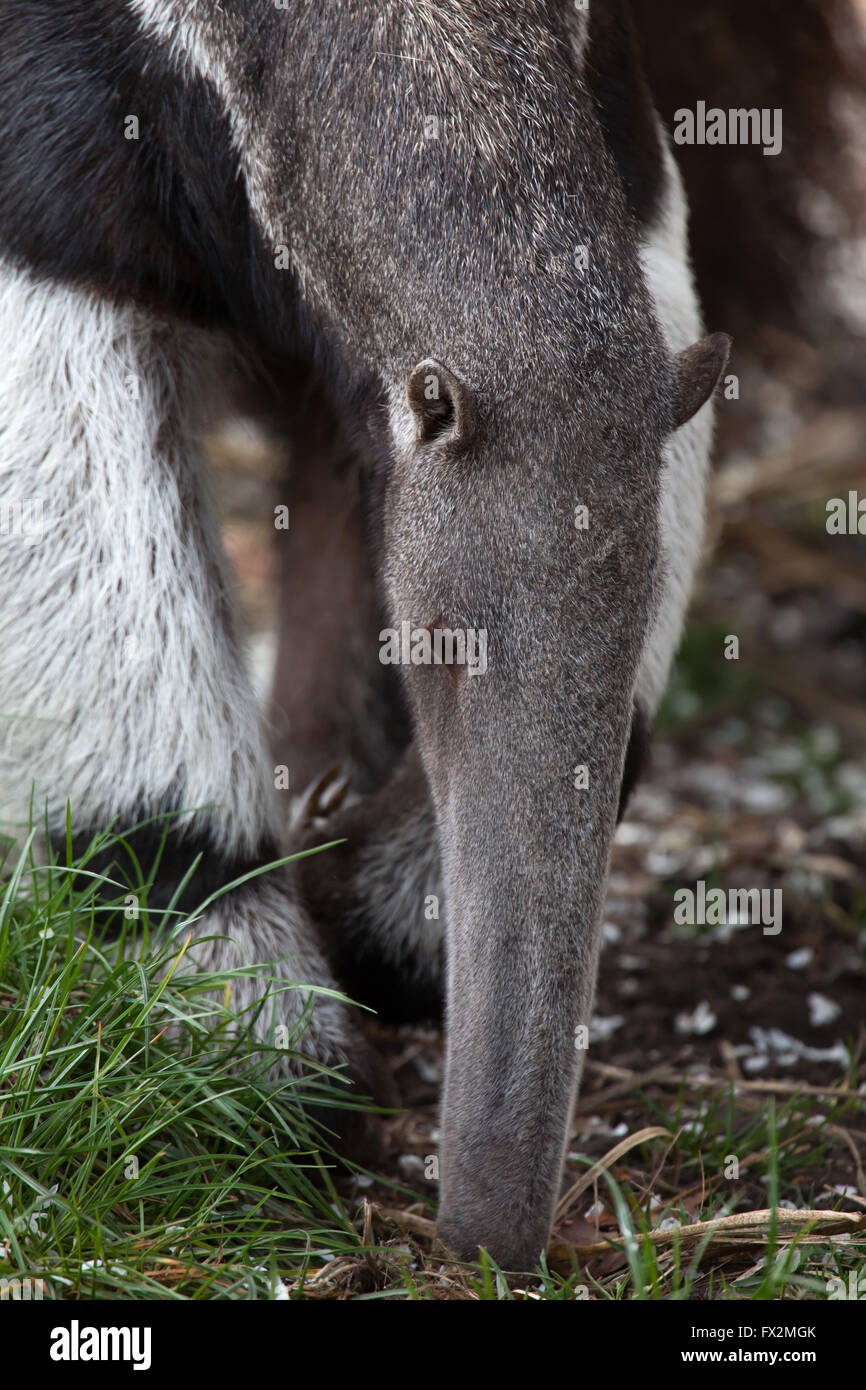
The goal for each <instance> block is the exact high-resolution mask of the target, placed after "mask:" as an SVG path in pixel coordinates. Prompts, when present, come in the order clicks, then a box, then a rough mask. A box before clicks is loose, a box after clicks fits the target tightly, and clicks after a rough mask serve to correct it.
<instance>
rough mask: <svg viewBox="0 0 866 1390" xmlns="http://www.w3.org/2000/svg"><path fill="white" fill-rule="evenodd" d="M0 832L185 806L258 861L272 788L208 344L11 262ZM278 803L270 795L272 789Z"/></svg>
mask: <svg viewBox="0 0 866 1390" xmlns="http://www.w3.org/2000/svg"><path fill="white" fill-rule="evenodd" d="M0 342H2V343H4V344H9V345H12V344H14V348H12V347H11V346H10V347H9V348H8V349H7V351H5V352H4V353H3V356H2V359H0V500H4V499H5V500H8V501H10V502H13V503H14V502H15V501H16V499H24V498H26V499H37V500H38V501H39V502H40V504H41V508H42V538H41V539H36V540H35V541H34V539H33V538H32V537H29V538H28V537H25V536H23V535H20V534H16V531H15V528H14V527H11V528H10V527H7V528H6V533H5V534H0V817H2V818H3V819H9V818H11V819H12V820H14V821H16V822H21V821H26V819H27V811H28V800H29V793H30V786H31V781H34V782H35V789H36V803H35V805H36V814H37V816H38V815H39V814H40V813H41V810H42V807H43V805H44V804H45V803H46V802H47V804H48V808H49V816H50V821H51V823H52V824H53V825H54V826H55V827H62V826H63V824H64V819H65V806H66V801H67V798H68V799H69V801H70V802H71V805H72V812H73V816H74V817H75V820H76V823H77V824H78V825H79V826H80V827H81V828H93V829H102V828H104V827H105V825H106V823H107V822H108V821H110V820H111V819H112V818H113V817H114V816H116V815H120V816H121V817H129V816H131V815H132V814H133V813H134V812H135V811H136V810H137V809H140V808H141V807H142V806H146V807H152V808H153V810H154V811H156V810H158V809H160V807H161V803H162V804H163V805H164V800H165V799H167V798H177V797H179V799H180V803H181V805H182V806H183V807H184V808H187V809H193V808H202V807H205V806H208V805H215V806H216V807H218V809H217V810H213V809H212V810H207V811H206V810H199V811H198V813H197V819H198V821H199V822H200V823H201V824H206V825H207V826H208V827H209V828H211V830H212V833H213V835H214V838H215V840H216V842H217V843H218V844H220V845H221V846H222V847H224V848H225V849H226V850H236V851H239V852H244V853H245V852H248V851H253V850H255V849H256V848H257V847H258V845H259V843H260V841H261V837H262V834H263V832H264V831H266V830H267V829H268V828H269V816H270V811H269V796H268V788H269V786H272V778H271V777H270V776H269V768H268V760H267V757H266V754H265V748H264V741H263V738H262V735H261V733H260V728H259V722H258V715H257V710H256V705H255V700H254V697H253V694H252V692H251V689H250V686H249V682H248V680H247V676H246V673H245V670H244V666H243V662H242V660H241V656H240V654H239V650H238V646H237V642H236V638H235V633H234V626H233V621H232V617H231V603H230V600H229V596H228V595H229V581H228V579H227V576H226V574H225V572H224V563H223V559H222V554H221V549H220V542H219V536H218V533H217V530H216V527H215V524H214V522H213V520H212V518H211V516H210V513H209V510H208V506H207V499H206V491H205V481H204V475H203V466H202V464H201V462H200V460H199V456H198V452H197V447H196V437H195V421H194V411H195V407H196V404H197V400H198V395H199V387H200V379H201V375H202V364H203V363H204V364H206V363H207V362H208V361H209V360H210V359H211V357H212V354H213V347H214V343H213V339H212V338H210V337H209V336H207V335H205V334H203V333H201V332H198V331H193V330H191V329H188V328H185V327H183V326H180V325H177V324H166V323H163V322H162V321H160V320H158V319H155V318H151V317H150V316H149V315H147V314H145V313H143V312H142V311H141V310H138V309H133V308H118V307H117V306H115V305H114V304H111V303H108V302H105V301H101V300H99V299H97V298H95V297H92V296H91V295H89V294H86V293H83V292H80V291H78V290H73V289H69V288H66V287H63V286H60V285H56V284H53V283H46V282H42V281H38V280H36V279H34V278H33V277H31V276H30V275H29V274H28V273H26V272H24V271H20V270H16V269H12V268H11V267H9V266H6V265H4V264H3V263H2V262H0ZM271 795H274V793H273V792H272V791H271Z"/></svg>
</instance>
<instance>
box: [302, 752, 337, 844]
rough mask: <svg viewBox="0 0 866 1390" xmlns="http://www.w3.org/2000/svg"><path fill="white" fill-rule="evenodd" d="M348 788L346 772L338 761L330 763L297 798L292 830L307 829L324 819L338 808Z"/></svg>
mask: <svg viewBox="0 0 866 1390" xmlns="http://www.w3.org/2000/svg"><path fill="white" fill-rule="evenodd" d="M348 790H349V776H348V774H347V773H345V772H344V771H343V769H342V767H341V765H340V764H339V763H332V764H331V766H330V767H328V768H326V769H325V771H324V772H323V773H322V774H321V775H320V776H319V777H317V778H315V780H314V781H312V782H311V783H310V785H309V786H308V787H307V789H306V791H304V792H302V793H301V795H300V796H299V797H298V798H297V800H296V802H295V805H294V807H293V810H292V818H291V829H292V831H293V832H298V831H303V830H309V829H312V828H313V827H314V826H316V825H317V824H320V823H321V822H322V821H326V820H327V819H328V817H329V816H332V815H333V814H334V812H335V811H338V810H339V809H340V807H341V806H342V804H343V802H344V801H345V799H346V794H347V792H348Z"/></svg>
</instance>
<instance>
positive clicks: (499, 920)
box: [439, 669, 631, 1269]
mask: <svg viewBox="0 0 866 1390" xmlns="http://www.w3.org/2000/svg"><path fill="white" fill-rule="evenodd" d="M495 679H496V672H495V670H493V669H491V671H490V672H489V674H488V676H487V677H485V680H487V681H489V682H490V684H489V685H488V687H487V689H486V691H485V694H484V696H481V695H480V692H478V691H473V692H471V694H472V696H473V698H476V699H477V704H478V707H479V708H478V711H477V713H478V714H479V726H480V728H479V733H478V736H477V737H475V738H467V739H466V741H465V744H463V745H462V746H461V748H460V755H459V762H458V761H457V760H455V761H454V762H452V765H451V768H450V772H449V776H448V779H447V780H448V790H447V792H446V793H445V797H444V799H443V801H442V802H441V803H440V838H441V847H442V858H443V870H444V883H445V890H446V899H447V903H448V921H449V937H448V991H447V1000H448V1003H447V1011H448V1044H447V1064H446V1077H445V1088H444V1094H443V1100H442V1122H441V1132H442V1142H441V1166H440V1177H441V1189H440V1212H439V1230H440V1233H441V1235H442V1236H443V1238H444V1239H445V1240H446V1242H447V1243H448V1244H449V1245H450V1246H451V1247H452V1248H453V1249H455V1250H456V1251H457V1252H458V1253H459V1254H460V1255H461V1256H463V1257H464V1258H467V1259H471V1258H474V1257H475V1256H476V1253H477V1248H478V1247H479V1246H484V1247H486V1249H487V1250H488V1251H489V1252H490V1254H491V1255H492V1256H493V1257H494V1258H495V1259H496V1260H497V1261H498V1262H499V1263H500V1264H502V1265H503V1266H504V1267H505V1268H509V1269H527V1268H532V1267H534V1265H535V1264H536V1262H537V1260H538V1258H539V1256H540V1255H541V1253H542V1252H543V1250H544V1249H545V1247H546V1243H547V1239H548V1236H549V1233H550V1227H551V1223H552V1219H553V1211H554V1206H555V1203H556V1199H557V1195H558V1189H559V1182H560V1174H561V1169H562V1160H563V1151H564V1146H565V1144H566V1141H567V1138H568V1132H569V1120H570V1115H571V1109H572V1105H573V1101H574V1095H575V1088H576V1085H577V1082H578V1078H579V1071H580V1064H581V1060H582V1056H583V1047H584V1045H585V1043H584V1040H585V1031H584V1030H585V1029H588V1025H589V1022H590V1015H591V1009H592V998H593V990H594V982H595V972H596V960H597V951H598V939H599V923H600V918H601V912H602V906H603V897H604V889H605V882H606V874H607V862H608V854H609V850H610V842H611V838H612V835H613V831H614V826H615V821H616V814H617V806H618V800H619V790H620V783H621V778H622V767H623V759H624V755H625V750H626V745H627V742H628V734H629V726H630V710H631V690H630V687H629V685H628V683H627V681H626V683H625V686H624V687H623V686H622V685H620V686H619V687H618V688H611V689H607V690H604V691H603V692H602V691H601V690H599V689H598V687H596V689H595V690H594V692H593V696H592V698H591V699H589V698H587V699H584V700H583V701H581V702H580V703H581V704H582V708H578V709H574V708H568V707H566V705H565V703H564V702H563V701H562V700H561V699H557V698H556V696H555V689H556V686H555V682H552V683H550V684H545V685H544V686H543V687H542V688H541V689H540V690H538V691H535V692H530V693H528V698H527V697H524V698H521V691H520V690H519V688H514V687H512V689H511V690H510V691H509V693H508V695H507V696H506V697H504V701H503V696H502V695H501V694H500V692H497V690H496V688H495ZM560 688H562V687H560ZM503 702H504V704H505V708H504V709H503V708H502V705H503ZM482 705H486V706H487V708H486V709H484V710H483V711H482V708H481V707H482ZM497 705H499V706H500V707H499V708H498V709H497V710H496V712H495V713H494V707H495V706H497ZM472 723H473V724H474V723H475V721H474V720H472ZM480 729H484V730H485V731H486V732H485V733H481V732H480ZM506 731H507V732H506ZM455 751H456V750H455Z"/></svg>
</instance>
